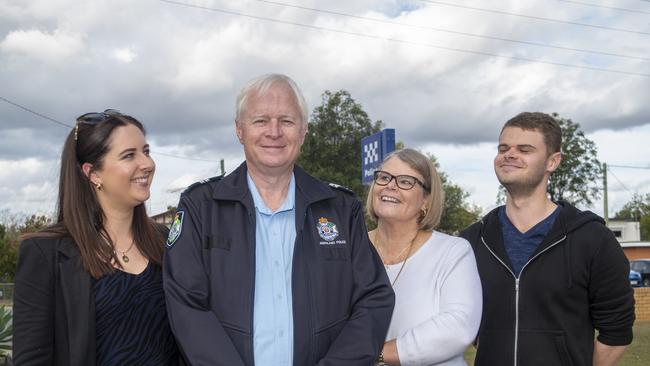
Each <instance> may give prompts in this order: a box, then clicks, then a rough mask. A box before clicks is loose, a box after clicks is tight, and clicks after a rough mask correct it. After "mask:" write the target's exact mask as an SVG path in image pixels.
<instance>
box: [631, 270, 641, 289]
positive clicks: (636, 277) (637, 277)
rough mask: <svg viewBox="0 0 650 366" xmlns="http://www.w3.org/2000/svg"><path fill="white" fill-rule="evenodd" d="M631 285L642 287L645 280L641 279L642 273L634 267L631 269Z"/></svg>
mask: <svg viewBox="0 0 650 366" xmlns="http://www.w3.org/2000/svg"><path fill="white" fill-rule="evenodd" d="M630 285H632V287H640V286H642V285H643V281H642V280H641V273H639V272H637V271H635V270H633V269H631V270H630Z"/></svg>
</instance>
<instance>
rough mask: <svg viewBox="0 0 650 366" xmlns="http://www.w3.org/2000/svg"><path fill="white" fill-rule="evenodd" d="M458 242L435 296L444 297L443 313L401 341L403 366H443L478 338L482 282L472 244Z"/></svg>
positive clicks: (445, 258) (410, 331) (398, 343)
mask: <svg viewBox="0 0 650 366" xmlns="http://www.w3.org/2000/svg"><path fill="white" fill-rule="evenodd" d="M454 240H456V242H455V243H454V245H452V246H451V247H450V248H449V250H448V251H447V253H445V256H444V263H445V266H446V268H445V269H444V270H442V271H443V272H444V274H443V276H442V277H441V278H444V280H443V281H441V282H442V283H441V285H440V288H438V289H437V291H438V294H432V296H436V297H439V298H440V311H439V312H438V313H437V314H435V315H434V316H433V317H431V318H429V319H427V320H425V321H424V322H422V323H420V324H418V325H417V326H415V327H414V328H411V329H409V330H408V331H407V332H405V333H404V334H403V335H401V336H400V337H398V338H397V351H398V354H399V358H400V363H401V364H402V365H403V366H407V365H430V364H439V363H442V362H444V361H446V360H448V359H450V358H452V357H456V356H458V355H462V354H463V352H464V351H465V349H466V348H467V346H469V345H470V344H471V343H472V341H473V340H474V338H475V337H476V333H477V332H478V328H479V325H480V323H481V311H482V304H483V299H482V296H481V294H482V291H481V280H480V278H479V275H478V270H477V269H476V260H475V259H474V253H473V251H472V248H471V247H470V245H469V243H467V242H466V241H465V240H462V239H456V238H454ZM432 345H435V347H432Z"/></svg>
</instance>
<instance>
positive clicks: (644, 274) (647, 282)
mask: <svg viewBox="0 0 650 366" xmlns="http://www.w3.org/2000/svg"><path fill="white" fill-rule="evenodd" d="M630 269H631V270H633V271H636V272H639V274H641V284H642V285H643V286H644V287H650V259H635V260H633V261H630Z"/></svg>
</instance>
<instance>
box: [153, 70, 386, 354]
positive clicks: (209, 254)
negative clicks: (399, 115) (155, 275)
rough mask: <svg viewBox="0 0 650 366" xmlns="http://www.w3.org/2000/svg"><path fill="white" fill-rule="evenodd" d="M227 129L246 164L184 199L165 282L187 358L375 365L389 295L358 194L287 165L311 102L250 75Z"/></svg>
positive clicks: (281, 83)
mask: <svg viewBox="0 0 650 366" xmlns="http://www.w3.org/2000/svg"><path fill="white" fill-rule="evenodd" d="M236 107H237V111H236V118H235V128H236V132H237V137H238V138H239V141H240V143H241V144H242V145H243V146H244V153H245V156H246V161H245V162H244V163H243V164H241V165H240V166H239V168H237V169H236V170H235V171H234V172H232V173H231V174H229V175H228V176H226V177H223V179H220V178H216V179H211V180H208V181H206V182H199V183H196V184H194V185H192V186H191V187H189V188H188V189H187V190H186V191H185V192H183V194H182V195H181V199H180V202H179V204H178V214H177V216H176V219H175V220H174V224H173V225H172V228H171V232H170V235H169V238H168V240H167V251H166V256H165V261H164V283H165V292H166V298H167V306H168V312H169V318H170V322H171V326H172V329H173V331H174V334H175V335H176V339H177V341H178V344H179V346H180V347H181V349H182V352H183V353H184V355H185V357H186V359H187V361H189V363H190V364H192V365H210V366H214V365H227V366H238V365H253V364H256V365H258V366H259V365H286V366H290V365H296V366H305V365H322V366H326V365H332V366H333V365H336V366H346V365H350V366H351V365H355V366H356V365H359V366H361V365H368V366H370V365H373V364H374V362H375V360H376V358H377V355H378V354H379V351H380V349H381V346H382V345H383V342H384V338H385V336H386V331H387V329H388V324H389V322H390V317H391V313H392V309H393V305H394V295H393V291H392V289H391V287H390V284H389V282H388V279H387V277H386V274H385V272H384V270H383V268H382V266H381V261H380V260H379V257H378V256H377V254H376V252H375V251H374V250H373V248H372V245H371V244H370V242H369V241H368V237H367V233H366V226H365V224H364V218H363V211H362V208H361V205H360V203H359V202H358V201H357V199H356V198H355V197H354V195H353V194H352V193H351V192H350V191H348V190H346V189H344V188H341V187H338V186H335V185H327V184H324V183H322V182H320V181H319V180H317V179H315V178H313V177H311V176H310V175H309V174H307V173H306V172H305V171H303V170H302V169H301V168H300V167H298V166H296V165H295V161H296V159H297V158H298V155H299V153H300V146H301V145H302V143H303V141H304V138H305V134H306V132H307V115H308V112H307V106H306V103H305V101H304V97H303V96H302V93H301V91H300V90H299V88H298V86H297V85H296V84H295V83H294V82H293V80H291V79H290V78H288V77H287V76H284V75H276V74H273V75H264V76H261V77H259V78H256V79H254V80H252V81H250V82H249V83H248V84H247V85H246V86H245V87H244V88H243V89H242V91H241V92H240V94H239V96H238V97H237V105H236Z"/></svg>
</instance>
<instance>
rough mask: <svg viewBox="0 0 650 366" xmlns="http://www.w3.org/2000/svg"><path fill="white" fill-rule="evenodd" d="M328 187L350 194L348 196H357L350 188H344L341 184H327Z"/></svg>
mask: <svg viewBox="0 0 650 366" xmlns="http://www.w3.org/2000/svg"><path fill="white" fill-rule="evenodd" d="M327 185H328V186H330V188H334V189H337V190H339V191H342V192H345V193H348V194H351V195H356V193H354V191H353V190H351V189H350V188H348V187H344V186H342V185H340V184H336V183H327Z"/></svg>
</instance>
